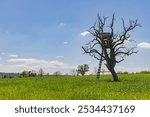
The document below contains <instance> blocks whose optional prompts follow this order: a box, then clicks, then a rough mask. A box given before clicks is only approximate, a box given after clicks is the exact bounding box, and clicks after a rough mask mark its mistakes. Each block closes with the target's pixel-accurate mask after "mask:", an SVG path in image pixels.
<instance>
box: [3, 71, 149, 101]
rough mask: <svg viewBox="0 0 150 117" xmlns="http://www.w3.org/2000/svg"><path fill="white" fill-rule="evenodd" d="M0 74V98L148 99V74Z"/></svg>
mask: <svg viewBox="0 0 150 117" xmlns="http://www.w3.org/2000/svg"><path fill="white" fill-rule="evenodd" d="M119 77H120V81H119V82H113V81H112V76H111V75H102V76H101V78H100V79H99V80H97V79H96V78H95V76H47V77H35V78H30V77H28V78H3V79H2V78H1V79H0V99H1V100H149V99H150V74H120V75H119Z"/></svg>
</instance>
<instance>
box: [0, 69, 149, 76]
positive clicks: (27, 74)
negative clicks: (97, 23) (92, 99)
mask: <svg viewBox="0 0 150 117" xmlns="http://www.w3.org/2000/svg"><path fill="white" fill-rule="evenodd" d="M117 74H150V71H146V70H144V71H140V72H132V73H129V72H127V71H126V72H122V71H119V72H117ZM68 75H69V74H68V73H66V74H62V73H61V72H60V71H56V72H54V73H53V74H49V73H47V74H45V73H44V71H43V69H40V70H39V71H37V72H36V71H33V70H32V71H22V72H21V73H5V72H0V78H23V77H37V76H39V77H43V76H68ZM90 75H92V74H90ZM103 75H104V74H103ZM70 76H78V75H74V74H72V73H71V75H70Z"/></svg>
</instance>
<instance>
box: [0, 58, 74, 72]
mask: <svg viewBox="0 0 150 117" xmlns="http://www.w3.org/2000/svg"><path fill="white" fill-rule="evenodd" d="M40 68H42V69H43V70H44V71H45V72H49V73H54V72H55V71H58V70H59V71H61V72H62V73H66V72H69V71H70V69H73V68H75V66H72V65H68V64H65V63H63V62H61V61H58V60H53V61H49V60H42V59H35V58H10V59H7V60H6V63H5V64H1V65H0V71H3V72H21V71H23V70H36V71H37V70H39V69H40Z"/></svg>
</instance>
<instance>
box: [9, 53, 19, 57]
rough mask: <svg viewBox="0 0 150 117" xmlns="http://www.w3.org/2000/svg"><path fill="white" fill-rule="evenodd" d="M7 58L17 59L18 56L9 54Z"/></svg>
mask: <svg viewBox="0 0 150 117" xmlns="http://www.w3.org/2000/svg"><path fill="white" fill-rule="evenodd" d="M8 57H10V58H17V57H18V55H16V54H9V55H8Z"/></svg>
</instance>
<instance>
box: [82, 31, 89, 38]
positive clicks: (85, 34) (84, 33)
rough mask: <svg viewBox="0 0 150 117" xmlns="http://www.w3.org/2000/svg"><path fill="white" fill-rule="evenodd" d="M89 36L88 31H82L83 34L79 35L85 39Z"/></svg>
mask: <svg viewBox="0 0 150 117" xmlns="http://www.w3.org/2000/svg"><path fill="white" fill-rule="evenodd" d="M89 34H90V33H89V32H88V31H84V32H82V33H80V36H83V37H86V36H87V35H89Z"/></svg>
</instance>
